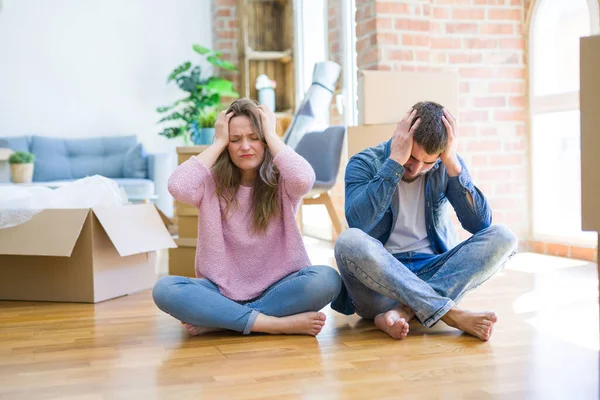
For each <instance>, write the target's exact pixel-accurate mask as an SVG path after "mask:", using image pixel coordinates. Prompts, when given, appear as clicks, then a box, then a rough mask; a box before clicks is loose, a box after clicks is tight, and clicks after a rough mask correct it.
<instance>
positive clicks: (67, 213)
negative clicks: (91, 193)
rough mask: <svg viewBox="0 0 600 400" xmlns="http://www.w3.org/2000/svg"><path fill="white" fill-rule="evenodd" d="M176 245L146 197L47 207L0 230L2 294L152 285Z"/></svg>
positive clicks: (35, 295)
mask: <svg viewBox="0 0 600 400" xmlns="http://www.w3.org/2000/svg"><path fill="white" fill-rule="evenodd" d="M170 247H175V243H174V242H173V239H172V238H171V236H170V235H169V232H168V231H167V229H166V228H165V225H164V223H163V221H162V220H161V217H160V215H159V214H158V212H157V210H156V208H155V206H154V205H152V204H136V205H126V206H118V207H110V208H91V209H87V208H86V209H48V210H44V211H42V212H40V213H38V214H36V215H35V216H34V217H33V218H32V219H31V220H29V221H28V222H25V223H23V224H21V225H17V226H14V227H12V228H5V229H0V299H2V300H30V301H67V302H85V303H96V302H99V301H103V300H107V299H111V298H114V297H118V296H123V295H126V294H130V293H134V292H137V291H140V290H144V289H149V288H151V287H152V286H153V285H154V283H155V281H156V275H155V259H156V256H155V250H158V249H163V248H170Z"/></svg>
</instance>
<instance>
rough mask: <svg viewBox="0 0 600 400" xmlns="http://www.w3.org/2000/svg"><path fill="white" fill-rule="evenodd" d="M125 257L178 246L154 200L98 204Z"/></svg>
mask: <svg viewBox="0 0 600 400" xmlns="http://www.w3.org/2000/svg"><path fill="white" fill-rule="evenodd" d="M93 211H94V214H95V215H96V217H97V218H98V221H100V224H101V225H102V228H104V230H105V231H106V234H107V235H108V237H109V238H110V240H111V241H112V243H113V245H114V246H115V248H116V249H117V251H118V252H119V255H121V257H124V256H130V255H132V254H137V253H145V252H147V251H154V250H159V249H165V248H172V247H177V246H176V245H175V242H173V239H172V238H171V235H170V234H169V231H168V230H167V228H165V224H164V223H163V221H162V220H161V218H160V216H159V215H158V211H156V208H155V207H154V205H153V204H134V205H126V206H120V207H106V208H94V209H93Z"/></svg>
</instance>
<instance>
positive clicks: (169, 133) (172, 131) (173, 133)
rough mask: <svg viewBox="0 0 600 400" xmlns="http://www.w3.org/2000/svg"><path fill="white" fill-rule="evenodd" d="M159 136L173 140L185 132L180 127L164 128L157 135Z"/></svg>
mask: <svg viewBox="0 0 600 400" xmlns="http://www.w3.org/2000/svg"><path fill="white" fill-rule="evenodd" d="M159 135H161V136H164V137H166V138H167V139H173V138H176V137H178V136H183V135H185V130H183V129H182V128H181V127H170V128H165V129H164V130H163V131H162V132H160V133H159Z"/></svg>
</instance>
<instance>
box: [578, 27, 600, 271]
mask: <svg viewBox="0 0 600 400" xmlns="http://www.w3.org/2000/svg"><path fill="white" fill-rule="evenodd" d="M580 43H581V51H580V64H579V65H580V67H579V68H580V85H579V87H580V89H579V104H580V105H579V107H580V111H581V217H582V229H583V230H584V231H596V232H598V231H600V208H599V207H598V205H599V204H600V174H599V173H598V170H600V161H599V158H598V153H599V152H600V112H598V111H599V110H600V36H590V37H583V38H581V42H580ZM598 251H599V252H600V243H599V246H598ZM598 260H600V253H598ZM599 265H600V264H599ZM599 273H600V269H599Z"/></svg>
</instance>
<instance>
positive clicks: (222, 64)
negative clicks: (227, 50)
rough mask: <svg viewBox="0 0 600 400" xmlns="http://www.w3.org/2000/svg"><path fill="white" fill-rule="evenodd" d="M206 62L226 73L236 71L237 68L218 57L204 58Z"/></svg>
mask: <svg viewBox="0 0 600 400" xmlns="http://www.w3.org/2000/svg"><path fill="white" fill-rule="evenodd" d="M206 60H207V61H208V62H209V63H211V64H212V65H214V66H216V67H219V68H223V69H226V70H228V71H237V68H236V66H235V65H233V64H232V63H230V62H229V61H225V60H221V59H220V58H218V57H215V56H208V57H206Z"/></svg>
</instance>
